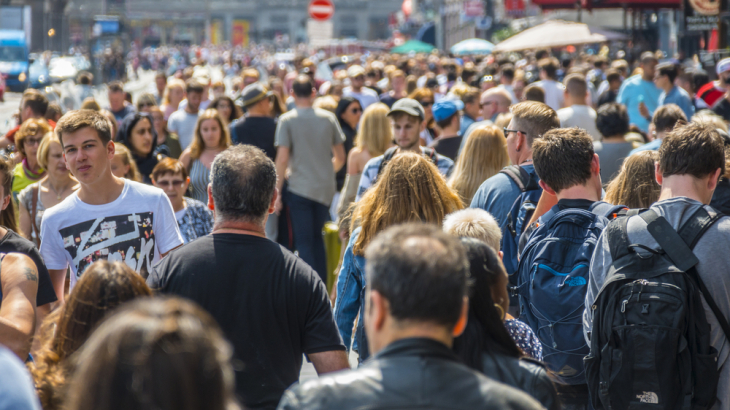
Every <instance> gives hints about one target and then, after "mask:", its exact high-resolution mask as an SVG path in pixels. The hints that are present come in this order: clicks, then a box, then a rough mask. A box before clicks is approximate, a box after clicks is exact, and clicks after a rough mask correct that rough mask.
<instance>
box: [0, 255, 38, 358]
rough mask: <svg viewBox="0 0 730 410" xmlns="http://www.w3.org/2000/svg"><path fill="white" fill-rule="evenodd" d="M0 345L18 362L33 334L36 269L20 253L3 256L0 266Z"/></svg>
mask: <svg viewBox="0 0 730 410" xmlns="http://www.w3.org/2000/svg"><path fill="white" fill-rule="evenodd" d="M0 286H1V287H2V294H3V299H2V303H0V344H4V345H5V346H7V347H8V348H9V349H10V350H12V351H13V352H14V353H15V354H16V355H18V357H20V359H21V360H25V359H27V358H28V352H29V351H30V342H31V337H32V336H33V332H34V331H35V319H36V317H35V314H36V306H35V300H36V294H37V293H38V270H37V269H36V266H35V263H33V261H32V260H31V259H30V258H29V257H27V256H25V255H22V254H18V253H11V254H8V255H6V256H5V258H4V259H3V261H2V266H1V267H0Z"/></svg>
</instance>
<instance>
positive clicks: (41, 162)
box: [36, 132, 63, 169]
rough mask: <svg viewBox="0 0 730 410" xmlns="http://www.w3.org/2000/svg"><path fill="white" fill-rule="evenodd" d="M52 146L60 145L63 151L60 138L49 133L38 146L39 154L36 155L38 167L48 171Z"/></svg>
mask: <svg viewBox="0 0 730 410" xmlns="http://www.w3.org/2000/svg"><path fill="white" fill-rule="evenodd" d="M51 144H58V146H59V147H61V150H62V151H63V145H61V140H60V139H58V136H57V135H56V134H55V133H54V132H47V133H46V135H45V136H44V137H43V140H41V143H40V144H39V145H38V152H37V153H36V160H37V161H38V166H40V167H41V168H43V169H48V153H49V152H51Z"/></svg>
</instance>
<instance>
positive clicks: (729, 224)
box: [583, 197, 730, 409]
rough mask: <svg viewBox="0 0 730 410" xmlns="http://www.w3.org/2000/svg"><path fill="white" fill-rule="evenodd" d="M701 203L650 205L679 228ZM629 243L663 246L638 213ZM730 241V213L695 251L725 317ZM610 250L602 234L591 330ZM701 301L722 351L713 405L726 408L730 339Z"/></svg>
mask: <svg viewBox="0 0 730 410" xmlns="http://www.w3.org/2000/svg"><path fill="white" fill-rule="evenodd" d="M700 206H702V204H701V203H700V202H697V201H695V200H693V199H689V198H686V197H677V198H671V199H666V200H664V201H660V202H657V203H655V204H654V205H652V206H651V209H653V210H654V211H656V212H657V213H658V214H659V215H661V216H663V217H664V218H666V220H667V221H668V222H669V223H670V224H671V225H672V226H673V227H674V229H678V228H679V227H681V226H682V224H684V223H685V222H686V221H687V219H688V218H689V217H690V216H692V214H694V213H695V211H697V209H698V208H699V207H700ZM707 209H708V210H710V209H711V208H710V207H709V206H707ZM628 235H629V243H632V244H641V245H644V246H648V247H649V248H651V249H654V250H658V249H660V247H659V245H658V244H657V242H656V241H655V240H654V238H652V236H651V234H650V233H649V232H648V231H647V229H646V222H644V220H643V219H641V217H639V216H634V217H632V218H631V219H629V224H628ZM728 243H730V217H727V216H725V217H723V218H722V219H720V220H719V221H717V222H716V223H715V224H714V225H712V227H710V228H709V229H708V230H707V232H705V234H704V235H703V236H702V238H700V240H699V242H697V245H696V246H695V248H694V254H695V255H696V256H697V259H699V261H700V263H699V264H698V265H697V272H698V273H699V275H700V277H701V278H702V281H703V282H705V285H707V289H709V291H710V292H711V293H712V298H713V299H714V300H715V302H716V303H717V306H718V307H719V308H720V310H721V311H722V313H723V315H725V318H726V319H728V318H730V275H728V273H730V252H727V251H726V249H727V247H728ZM635 249H636V251H637V252H638V253H639V254H641V253H647V254H648V251H645V250H641V249H639V248H635ZM611 263H612V259H611V250H610V248H609V244H608V241H606V237H605V236H604V235H601V237H600V238H599V240H598V244H597V245H596V250H595V251H594V253H593V258H592V260H591V271H590V277H589V280H588V291H587V293H586V309H585V311H584V312H583V331H584V333H586V332H589V331H590V330H591V327H592V325H593V323H592V322H593V317H592V314H591V313H592V311H591V305H593V302H594V301H595V297H596V295H597V294H598V291H599V290H600V289H601V287H602V286H603V282H604V279H605V278H606V274H607V273H608V270H609V269H610V267H611ZM702 304H703V305H704V307H705V315H706V316H707V321H708V322H709V323H710V327H711V328H712V330H711V340H712V342H711V343H712V346H713V347H714V348H715V349H717V351H718V352H720V354H719V357H718V359H717V367H718V368H719V369H721V370H720V381H719V383H718V385H717V399H718V401H717V402H716V403H715V405H714V406H713V407H712V408H713V409H727V408H729V407H730V366H726V365H725V364H726V362H727V359H728V355H730V343H728V339H727V337H726V336H725V334H724V333H723V331H722V328H720V325H719V323H718V322H717V319H716V318H715V315H714V314H713V313H712V310H711V309H710V308H709V306H707V303H706V302H705V299H704V297H703V298H702Z"/></svg>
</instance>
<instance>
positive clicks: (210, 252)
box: [0, 49, 730, 410]
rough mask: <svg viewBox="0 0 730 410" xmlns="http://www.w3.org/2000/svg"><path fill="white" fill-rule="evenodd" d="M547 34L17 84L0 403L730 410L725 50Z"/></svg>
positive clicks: (6, 205) (0, 234)
mask: <svg viewBox="0 0 730 410" xmlns="http://www.w3.org/2000/svg"><path fill="white" fill-rule="evenodd" d="M197 51H200V49H197ZM218 51H221V54H220V55H218V54H216V56H215V58H218V59H223V61H225V60H226V58H228V59H230V57H231V54H232V52H231V51H225V50H218ZM234 51H235V50H234ZM238 51H240V50H238ZM554 51H555V50H553V51H551V50H536V51H529V52H524V53H522V54H514V53H513V54H507V55H491V56H486V57H479V58H469V57H467V58H455V57H448V56H440V55H437V54H430V55H406V56H403V55H396V54H387V53H373V54H369V55H363V56H357V58H353V59H349V62H347V63H346V64H343V65H341V66H339V67H337V68H335V71H334V73H333V76H332V78H331V79H328V80H326V81H325V80H323V79H322V78H321V77H319V76H318V75H317V67H318V65H317V62H318V61H317V60H318V57H317V55H310V56H307V57H301V58H297V59H295V60H294V62H293V63H292V65H291V66H276V65H272V66H269V67H263V68H262V67H260V66H259V67H258V68H254V67H250V66H248V67H247V66H244V67H235V71H236V73H237V74H236V79H235V80H234V81H233V82H232V84H233V87H232V88H229V87H227V86H226V85H225V84H224V83H222V82H213V81H212V80H211V76H210V67H208V66H207V65H206V64H205V62H204V61H207V58H206V59H201V62H199V63H198V64H197V65H193V66H190V67H187V68H185V69H183V70H177V72H176V73H174V74H172V75H170V74H171V73H170V72H164V71H160V72H158V73H157V74H156V76H155V80H154V84H151V90H150V91H151V92H143V93H138V95H136V96H135V99H132V98H131V96H130V95H129V93H127V92H125V84H124V83H122V82H119V81H112V82H110V83H109V84H108V86H107V90H108V91H107V93H108V101H109V105H108V106H104V107H102V104H100V103H99V102H98V101H96V100H95V99H94V97H93V95H88V96H86V97H84V98H83V100H82V104H81V109H78V110H68V111H67V112H65V113H64V112H61V111H62V110H60V111H59V112H56V111H55V110H54V109H51V110H49V108H51V107H50V104H49V101H48V99H47V98H46V96H45V95H44V94H43V93H41V92H38V91H36V90H27V91H26V92H25V93H24V94H23V97H22V100H21V102H20V107H19V114H18V117H19V122H18V126H17V127H16V128H14V129H13V130H11V131H10V132H8V133H7V134H6V135H5V136H3V137H2V139H0V147H2V148H5V149H7V151H8V152H11V153H12V154H11V155H9V156H8V157H7V158H0V181H1V182H2V183H1V184H0V198H2V201H0V203H1V204H2V207H1V208H2V211H1V212H0V238H1V239H0V291H1V293H0V362H1V363H2V365H0V367H2V369H3V370H4V371H3V372H0V409H4V408H8V409H11V408H12V409H44V410H56V409H58V410H61V409H71V410H76V409H79V410H80V409H182V408H185V409H203V408H205V409H220V410H223V409H236V408H252V409H275V408H278V409H342V408H406V407H408V408H429V409H432V408H449V409H467V408H469V409H471V408H487V409H533V408H534V409H539V408H547V409H550V410H557V409H567V410H572V409H581V410H588V409H619V408H620V409H624V408H650V407H651V408H662V409H675V408H693V409H695V408H696V409H711V408H712V409H723V408H728V406H730V366H727V361H728V357H729V356H730V343H728V340H730V339H729V338H730V325H729V324H728V322H727V317H729V316H730V292H728V289H730V281H728V279H727V278H726V273H727V272H729V271H730V259H726V258H725V257H724V256H723V255H725V253H724V252H723V251H722V249H724V248H725V247H726V246H727V244H728V241H730V219H726V218H727V216H726V213H727V212H730V170H729V169H728V167H729V166H728V165H727V164H728V158H730V136H729V135H728V122H729V121H730V109H728V107H730V59H726V60H722V61H720V62H718V63H717V65H716V67H715V74H714V75H713V76H710V75H709V74H708V73H707V72H706V71H704V70H702V69H701V68H699V67H698V66H697V65H695V64H693V63H692V62H691V61H690V62H684V63H682V62H679V61H676V60H671V59H665V58H664V56H663V55H660V53H654V52H649V51H647V52H644V53H643V54H640V55H636V56H633V58H629V60H628V61H627V60H625V59H624V58H622V57H624V56H623V55H617V54H613V55H612V56H613V59H611V58H609V55H610V53H609V52H608V49H603V50H601V52H600V53H599V54H588V53H585V54H573V55H567V54H560V53H556V54H555V56H554V55H553V52H554ZM191 53H192V51H191ZM226 53H227V54H226ZM621 53H623V52H621ZM175 55H177V54H175ZM139 56H143V57H144V58H146V59H147V60H146V62H145V63H143V64H142V66H143V67H142V69H146V68H162V67H157V66H156V65H157V64H158V61H157V60H155V59H156V58H162V57H166V55H165V54H164V53H163V54H155V55H151V54H149V53H147V54H145V53H144V52H142V53H140V54H139ZM178 57H179V56H178ZM558 57H559V58H558ZM137 63H139V61H137ZM165 64H166V63H165ZM239 69H240V72H239ZM261 70H264V71H263V72H262V71H261ZM89 76H90V74H88V73H82V74H81V75H80V76H79V86H80V87H82V86H84V85H88V84H90V77H89ZM711 77H717V80H716V81H711ZM330 222H335V223H336V225H335V226H337V229H336V230H334V231H333V230H332V229H331V225H328V224H329V223H330ZM335 237H336V238H335ZM329 239H334V240H329ZM337 245H340V246H337ZM333 259H334V260H335V261H337V260H338V259H339V262H338V263H336V264H334V265H336V267H335V266H334V265H333V263H332V261H333ZM352 357H357V364H354V363H351V361H350V358H352ZM305 358H306V361H308V362H309V363H311V364H312V365H313V367H314V369H315V370H316V372H317V374H318V375H319V376H320V377H319V378H316V379H311V380H306V381H303V382H302V383H298V381H299V380H300V373H301V369H302V365H303V362H304V360H305Z"/></svg>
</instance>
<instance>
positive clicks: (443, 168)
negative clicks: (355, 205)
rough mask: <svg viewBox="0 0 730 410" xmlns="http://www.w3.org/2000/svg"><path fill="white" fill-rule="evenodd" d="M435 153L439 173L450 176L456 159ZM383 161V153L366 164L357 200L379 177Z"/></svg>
mask: <svg viewBox="0 0 730 410" xmlns="http://www.w3.org/2000/svg"><path fill="white" fill-rule="evenodd" d="M421 152H423V147H421ZM435 155H436V160H437V163H438V164H437V165H436V167H437V168H438V170H439V173H441V175H443V176H444V178H448V177H449V176H450V175H451V171H453V170H454V161H452V160H451V159H449V158H447V157H445V156H443V155H439V154H435ZM382 162H383V156H382V155H381V156H379V157H375V158H371V159H370V161H368V162H367V164H365V169H363V171H362V176H361V177H360V184H359V185H358V187H357V197H356V198H355V202H357V201H359V200H360V198H362V196H363V194H365V191H367V190H368V189H369V188H370V187H371V186H372V185H373V183H374V182H375V180H376V179H377V178H378V170H379V169H380V164H381V163H382Z"/></svg>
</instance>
